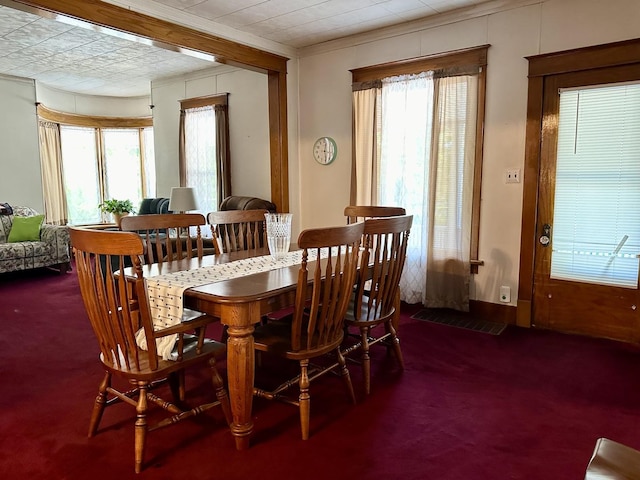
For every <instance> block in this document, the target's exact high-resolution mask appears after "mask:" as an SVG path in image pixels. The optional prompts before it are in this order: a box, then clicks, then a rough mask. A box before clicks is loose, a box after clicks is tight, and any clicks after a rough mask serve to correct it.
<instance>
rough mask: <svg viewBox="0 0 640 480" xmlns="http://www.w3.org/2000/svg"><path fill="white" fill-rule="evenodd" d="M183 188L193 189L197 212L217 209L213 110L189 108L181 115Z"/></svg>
mask: <svg viewBox="0 0 640 480" xmlns="http://www.w3.org/2000/svg"><path fill="white" fill-rule="evenodd" d="M184 155H185V171H184V174H185V186H188V187H193V188H194V191H195V196H196V204H197V207H198V209H197V211H198V212H200V213H202V214H204V215H206V214H207V213H208V212H211V211H213V210H217V205H218V193H217V191H216V185H217V175H216V117H215V112H214V107H213V106H212V105H207V106H204V107H197V108H189V109H186V110H185V115H184Z"/></svg>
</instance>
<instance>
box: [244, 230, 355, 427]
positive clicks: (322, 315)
mask: <svg viewBox="0 0 640 480" xmlns="http://www.w3.org/2000/svg"><path fill="white" fill-rule="evenodd" d="M363 229H364V224H363V223H362V222H361V223H356V224H353V225H347V226H342V227H331V228H318V229H311V230H305V231H303V232H301V233H300V235H299V237H298V246H299V247H300V248H301V249H302V263H301V265H300V269H299V272H298V284H297V290H296V300H295V306H294V309H293V313H292V314H291V315H289V316H288V317H286V318H284V319H282V320H279V321H272V322H268V323H267V324H265V325H260V326H258V327H256V329H255V332H254V340H255V349H256V350H257V351H258V352H268V353H272V354H275V355H278V356H281V357H284V358H286V359H290V360H295V361H298V362H299V364H300V374H299V375H298V376H297V377H295V378H294V379H290V380H287V381H285V382H284V383H282V384H281V385H280V386H279V387H277V388H276V389H274V390H271V391H265V390H262V389H259V388H256V389H254V392H255V394H256V396H258V397H262V398H267V399H270V400H282V401H285V402H287V403H291V404H293V405H297V406H298V407H299V410H300V426H301V430H302V438H303V440H306V439H308V438H309V421H310V408H311V394H310V392H309V386H310V383H311V382H312V381H313V380H315V379H317V378H318V377H320V376H321V375H324V374H325V373H327V372H329V371H332V370H336V369H338V372H339V374H340V375H341V376H342V378H343V379H344V383H345V385H346V387H347V390H348V393H349V396H350V397H351V400H352V402H353V403H355V394H354V391H353V386H352V384H351V377H350V376H349V371H348V370H347V366H346V361H345V358H344V356H343V355H342V353H341V351H340V345H341V344H342V342H343V339H344V318H345V314H346V311H347V308H348V306H349V301H350V299H351V297H352V292H353V287H354V284H355V278H356V270H357V267H358V261H359V250H360V241H361V239H362V233H363V231H364V230H363ZM323 251H324V252H325V253H328V256H327V258H326V259H322V260H320V261H311V260H310V259H309V255H310V254H312V252H313V253H315V254H316V255H318V257H319V256H320V254H321V252H323ZM329 352H335V358H336V359H337V360H335V361H334V360H332V361H331V363H330V364H329V365H324V366H322V367H320V366H315V367H313V368H312V367H310V363H309V362H310V360H311V359H313V358H317V357H321V356H324V355H325V354H326V353H329ZM296 383H297V384H298V385H299V395H298V398H297V399H295V398H290V397H287V396H286V394H285V393H284V392H285V390H287V389H288V388H289V387H291V386H293V385H295V384H296Z"/></svg>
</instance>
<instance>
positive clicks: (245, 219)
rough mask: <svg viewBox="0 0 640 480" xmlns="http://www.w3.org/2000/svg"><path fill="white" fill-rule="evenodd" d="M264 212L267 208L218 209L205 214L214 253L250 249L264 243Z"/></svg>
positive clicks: (260, 246)
mask: <svg viewBox="0 0 640 480" xmlns="http://www.w3.org/2000/svg"><path fill="white" fill-rule="evenodd" d="M265 213H269V210H264V209H256V210H220V211H217V212H209V213H208V214H207V223H209V225H210V226H211V233H212V234H213V240H214V243H213V245H214V248H215V249H216V253H229V252H236V251H238V250H251V249H254V248H262V247H264V246H265V245H266V243H267V242H266V234H267V233H266V226H265V216H264V215H265Z"/></svg>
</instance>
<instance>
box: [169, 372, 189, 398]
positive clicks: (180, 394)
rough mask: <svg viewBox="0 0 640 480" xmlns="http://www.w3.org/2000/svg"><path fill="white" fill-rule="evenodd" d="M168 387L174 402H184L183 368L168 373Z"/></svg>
mask: <svg viewBox="0 0 640 480" xmlns="http://www.w3.org/2000/svg"><path fill="white" fill-rule="evenodd" d="M168 380H169V387H170V388H171V394H172V395H173V399H174V401H175V402H176V403H178V402H184V397H185V387H184V370H180V371H178V372H173V373H171V374H169V378H168Z"/></svg>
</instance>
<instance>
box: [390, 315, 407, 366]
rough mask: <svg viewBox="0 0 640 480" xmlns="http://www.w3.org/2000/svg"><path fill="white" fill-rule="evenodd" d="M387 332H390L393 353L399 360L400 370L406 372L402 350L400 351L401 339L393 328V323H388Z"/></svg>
mask: <svg viewBox="0 0 640 480" xmlns="http://www.w3.org/2000/svg"><path fill="white" fill-rule="evenodd" d="M387 330H388V332H389V335H390V338H391V346H392V347H393V352H394V353H395V355H396V358H397V359H398V363H399V364H400V369H401V370H404V357H403V356H402V350H401V349H400V339H399V338H398V335H397V334H396V329H395V328H394V326H393V323H392V322H388V326H387Z"/></svg>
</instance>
